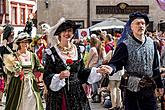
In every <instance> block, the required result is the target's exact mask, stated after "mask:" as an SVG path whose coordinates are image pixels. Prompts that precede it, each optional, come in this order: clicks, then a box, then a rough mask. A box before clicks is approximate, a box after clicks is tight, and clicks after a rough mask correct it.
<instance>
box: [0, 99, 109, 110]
mask: <svg viewBox="0 0 165 110" xmlns="http://www.w3.org/2000/svg"><path fill="white" fill-rule="evenodd" d="M4 103H5V98H3V104H4ZM43 104H44V107H45V103H43ZM90 105H91V110H108V109H105V108H104V107H102V105H101V104H100V103H90ZM4 109H5V105H3V106H0V110H4Z"/></svg>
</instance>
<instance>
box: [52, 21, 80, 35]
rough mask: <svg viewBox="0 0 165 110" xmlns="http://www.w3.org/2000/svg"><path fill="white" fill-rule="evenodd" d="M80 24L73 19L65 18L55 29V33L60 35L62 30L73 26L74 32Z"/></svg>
mask: <svg viewBox="0 0 165 110" xmlns="http://www.w3.org/2000/svg"><path fill="white" fill-rule="evenodd" d="M78 27H79V26H78V25H76V23H75V22H74V21H72V20H65V21H63V22H62V23H61V24H60V25H59V26H58V27H57V29H56V30H55V32H54V35H59V34H60V33H61V32H63V31H65V30H66V29H69V28H72V29H73V33H75V32H76V29H77V28H78Z"/></svg>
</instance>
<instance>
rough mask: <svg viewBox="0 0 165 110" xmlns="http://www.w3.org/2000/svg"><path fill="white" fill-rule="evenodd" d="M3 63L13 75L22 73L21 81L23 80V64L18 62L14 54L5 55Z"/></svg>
mask: <svg viewBox="0 0 165 110" xmlns="http://www.w3.org/2000/svg"><path fill="white" fill-rule="evenodd" d="M3 63H4V64H5V68H6V69H7V70H8V71H10V72H11V73H18V72H21V74H20V79H21V80H22V79H23V71H21V70H22V66H21V63H20V62H19V61H18V60H16V58H15V56H14V55H13V54H5V55H4V58H3ZM15 76H16V75H15ZM18 76H19V75H18Z"/></svg>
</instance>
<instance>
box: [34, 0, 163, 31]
mask: <svg viewBox="0 0 165 110" xmlns="http://www.w3.org/2000/svg"><path fill="white" fill-rule="evenodd" d="M37 5H38V6H37V10H38V11H37V12H38V13H37V19H38V22H40V21H45V22H47V23H49V24H50V25H51V26H53V25H54V24H56V23H57V21H58V19H59V18H60V17H65V18H66V19H72V20H75V21H76V22H77V23H78V24H80V25H82V27H83V28H87V27H89V26H91V25H93V24H95V23H98V22H100V21H103V20H106V19H108V18H111V17H115V18H118V19H120V20H122V21H127V20H128V16H129V13H131V12H134V11H141V12H144V13H146V14H148V16H149V19H150V27H149V30H151V31H153V30H156V29H157V28H158V26H157V24H158V23H159V22H160V21H161V20H165V11H163V10H162V9H161V8H160V7H159V6H158V3H157V2H156V0H122V1H121V0H38V1H37Z"/></svg>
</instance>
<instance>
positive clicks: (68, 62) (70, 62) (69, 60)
mask: <svg viewBox="0 0 165 110" xmlns="http://www.w3.org/2000/svg"><path fill="white" fill-rule="evenodd" d="M73 63H74V62H73V60H72V59H67V60H66V64H67V65H72V64H73Z"/></svg>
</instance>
